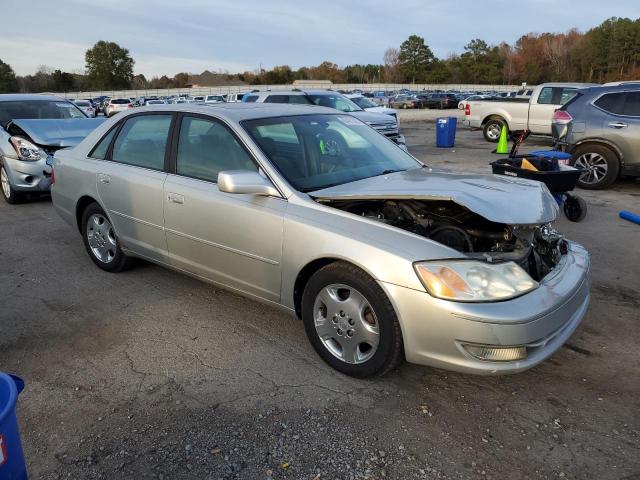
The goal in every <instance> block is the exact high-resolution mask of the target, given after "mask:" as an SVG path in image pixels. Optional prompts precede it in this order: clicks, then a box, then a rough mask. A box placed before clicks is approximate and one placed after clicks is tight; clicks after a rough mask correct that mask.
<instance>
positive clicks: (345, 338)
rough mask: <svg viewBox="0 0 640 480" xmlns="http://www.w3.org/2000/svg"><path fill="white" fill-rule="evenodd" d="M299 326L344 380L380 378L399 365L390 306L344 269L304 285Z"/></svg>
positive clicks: (376, 288) (374, 287)
mask: <svg viewBox="0 0 640 480" xmlns="http://www.w3.org/2000/svg"><path fill="white" fill-rule="evenodd" d="M302 320H303V322H304V327H305V331H306V333H307V337H308V338H309V341H310V342H311V345H313V348H314V349H315V350H316V352H317V353H318V355H320V357H321V358H322V359H323V360H324V361H325V362H326V363H328V364H329V365H330V366H331V367H333V368H334V369H336V370H338V371H339V372H342V373H344V374H346V375H350V376H352V377H357V378H368V377H373V376H378V375H383V374H385V373H387V372H389V371H390V370H392V369H393V368H395V367H397V366H398V365H399V364H400V363H401V362H402V360H403V359H404V348H403V344H402V332H401V330H400V324H399V322H398V317H397V315H396V313H395V310H394V309H393V306H392V305H391V302H390V301H389V299H388V297H387V296H386V294H385V293H384V291H383V290H382V288H381V287H380V285H378V283H377V282H376V281H375V280H374V279H373V278H371V277H370V276H369V275H367V274H366V273H365V272H363V271H362V270H360V269H359V268H357V267H355V266H354V265H351V264H349V263H346V262H335V263H332V264H329V265H327V266H325V267H323V268H321V269H320V270H318V271H317V272H316V273H315V274H314V275H313V276H312V277H311V278H310V279H309V282H308V283H307V285H306V287H305V289H304V293H303V295H302Z"/></svg>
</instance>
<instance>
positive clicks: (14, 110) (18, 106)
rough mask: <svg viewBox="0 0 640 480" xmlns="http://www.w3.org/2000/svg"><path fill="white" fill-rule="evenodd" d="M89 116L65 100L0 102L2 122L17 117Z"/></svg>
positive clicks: (57, 117)
mask: <svg viewBox="0 0 640 480" xmlns="http://www.w3.org/2000/svg"><path fill="white" fill-rule="evenodd" d="M21 118H22V119H66V118H87V116H86V115H85V114H84V112H82V110H80V109H79V108H78V107H76V106H75V105H74V104H73V103H71V102H67V101H64V100H60V101H55V100H20V101H8V102H0V124H2V126H3V127H6V126H7V124H8V123H9V122H10V121H11V120H17V119H21Z"/></svg>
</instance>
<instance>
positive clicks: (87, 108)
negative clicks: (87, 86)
mask: <svg viewBox="0 0 640 480" xmlns="http://www.w3.org/2000/svg"><path fill="white" fill-rule="evenodd" d="M73 103H75V104H76V106H77V107H78V108H79V109H80V110H82V111H83V112H84V113H85V114H86V115H87V117H89V118H95V117H96V115H97V114H98V112H97V111H96V109H95V108H93V105H92V104H91V102H90V101H89V100H74V101H73Z"/></svg>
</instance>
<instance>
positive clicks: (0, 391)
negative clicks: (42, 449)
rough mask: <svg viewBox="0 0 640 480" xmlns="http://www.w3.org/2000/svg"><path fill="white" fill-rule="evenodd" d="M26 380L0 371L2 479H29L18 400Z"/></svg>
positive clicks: (0, 467) (0, 477) (0, 454)
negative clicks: (17, 414)
mask: <svg viewBox="0 0 640 480" xmlns="http://www.w3.org/2000/svg"><path fill="white" fill-rule="evenodd" d="M23 388H24V382H23V381H22V379H21V378H19V377H16V376H15V375H7V374H6V373H3V372H0V480H27V467H26V465H25V462H24V454H23V453H22V445H21V444H20V432H19V430H18V419H17V418H16V402H17V401H18V395H20V392H22V389H23Z"/></svg>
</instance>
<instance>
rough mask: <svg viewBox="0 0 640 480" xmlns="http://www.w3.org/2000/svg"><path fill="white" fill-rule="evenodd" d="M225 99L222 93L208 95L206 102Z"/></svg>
mask: <svg viewBox="0 0 640 480" xmlns="http://www.w3.org/2000/svg"><path fill="white" fill-rule="evenodd" d="M224 101H225V100H224V97H223V96H222V95H207V96H206V97H205V99H204V103H224Z"/></svg>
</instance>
